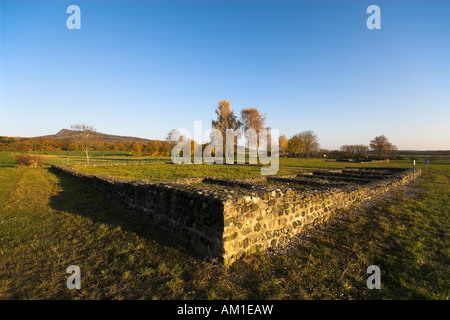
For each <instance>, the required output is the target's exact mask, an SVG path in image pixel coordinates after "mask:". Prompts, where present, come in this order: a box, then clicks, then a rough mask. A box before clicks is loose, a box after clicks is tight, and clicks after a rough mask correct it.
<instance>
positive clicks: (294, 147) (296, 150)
mask: <svg viewBox="0 0 450 320" xmlns="http://www.w3.org/2000/svg"><path fill="white" fill-rule="evenodd" d="M287 150H288V152H289V154H290V155H291V156H294V157H295V158H296V157H297V156H299V155H301V154H302V153H303V152H304V143H303V141H302V139H301V138H300V137H299V136H298V135H294V136H293V137H292V138H290V139H289V141H288V144H287Z"/></svg>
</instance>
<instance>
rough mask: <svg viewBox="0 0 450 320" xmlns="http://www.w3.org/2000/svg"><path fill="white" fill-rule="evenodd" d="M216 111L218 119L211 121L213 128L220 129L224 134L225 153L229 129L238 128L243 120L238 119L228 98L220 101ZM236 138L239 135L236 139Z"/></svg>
mask: <svg viewBox="0 0 450 320" xmlns="http://www.w3.org/2000/svg"><path fill="white" fill-rule="evenodd" d="M215 113H216V115H217V119H216V120H215V121H214V120H212V121H211V126H212V128H213V129H217V130H219V131H220V133H221V134H222V141H223V154H225V148H226V134H227V129H231V130H238V129H239V128H240V127H241V122H240V121H239V120H238V119H237V117H236V115H235V114H234V111H233V110H231V108H230V102H229V101H227V100H220V101H219V105H218V106H217V109H216V110H215ZM236 139H237V137H235V139H234V140H236Z"/></svg>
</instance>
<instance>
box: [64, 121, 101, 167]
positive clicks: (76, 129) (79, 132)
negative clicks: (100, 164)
mask: <svg viewBox="0 0 450 320" xmlns="http://www.w3.org/2000/svg"><path fill="white" fill-rule="evenodd" d="M70 129H71V131H72V132H71V135H72V138H73V139H74V140H75V141H76V142H77V143H78V144H79V145H80V147H81V149H82V150H83V151H84V153H85V154H86V164H87V165H89V148H91V147H92V145H93V144H94V143H95V140H96V138H97V135H96V132H97V130H95V129H94V128H93V127H91V126H88V125H86V124H75V125H72V126H70Z"/></svg>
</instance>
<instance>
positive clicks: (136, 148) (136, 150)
mask: <svg viewBox="0 0 450 320" xmlns="http://www.w3.org/2000/svg"><path fill="white" fill-rule="evenodd" d="M128 151H130V152H131V154H132V155H133V157H140V156H141V153H142V151H141V144H140V143H138V142H137V141H133V142H132V143H130V145H129V146H128Z"/></svg>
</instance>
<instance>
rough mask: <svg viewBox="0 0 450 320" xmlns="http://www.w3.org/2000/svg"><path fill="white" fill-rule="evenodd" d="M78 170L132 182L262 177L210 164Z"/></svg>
mask: <svg viewBox="0 0 450 320" xmlns="http://www.w3.org/2000/svg"><path fill="white" fill-rule="evenodd" d="M76 170H79V171H81V172H85V173H90V174H101V175H110V176H115V177H118V178H125V179H132V180H169V179H180V178H195V177H214V178H234V179H236V178H249V177H257V176H260V175H261V168H260V167H259V166H246V165H209V164H199V165H194V164H188V165H175V164H167V163H163V164H159V163H155V164H149V165H127V166H121V165H119V166H78V167H76ZM296 171H299V170H298V168H292V167H288V168H280V170H279V172H278V173H279V174H286V173H292V172H296Z"/></svg>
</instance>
